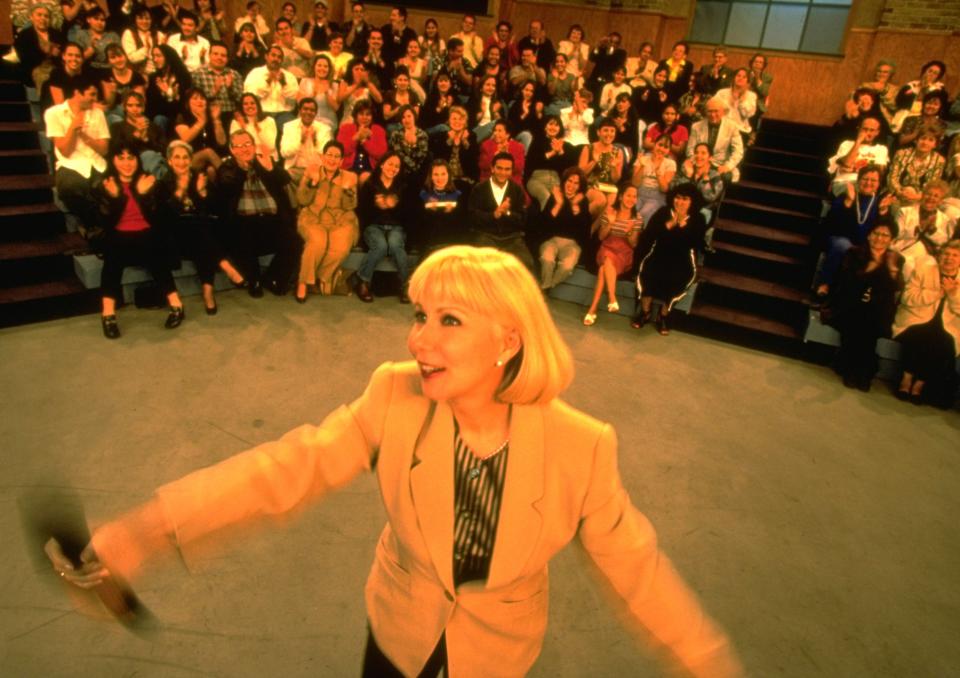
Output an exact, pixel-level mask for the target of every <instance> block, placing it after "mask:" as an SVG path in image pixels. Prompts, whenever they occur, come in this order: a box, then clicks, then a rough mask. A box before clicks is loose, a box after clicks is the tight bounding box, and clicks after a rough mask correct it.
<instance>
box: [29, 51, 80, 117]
mask: <svg viewBox="0 0 960 678" xmlns="http://www.w3.org/2000/svg"><path fill="white" fill-rule="evenodd" d="M60 59H61V62H60V63H59V64H58V65H56V66H54V68H53V70H52V71H50V77H49V78H47V80H46V81H45V82H44V83H43V85H42V86H41V87H40V108H41V110H44V111H45V110H47V109H48V108H50V107H51V106H55V105H57V104H62V103H63V102H64V101H66V99H67V97H66V94H65V93H64V90H66V88H67V85H68V84H69V83H70V82H72V81H74V80H77V79H78V78H80V77H81V75H83V73H84V63H83V52H82V51H81V49H80V46H79V45H77V44H76V43H74V42H68V43H67V44H66V45H64V47H63V51H62V52H61V53H60Z"/></svg>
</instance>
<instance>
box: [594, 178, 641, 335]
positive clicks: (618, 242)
mask: <svg viewBox="0 0 960 678" xmlns="http://www.w3.org/2000/svg"><path fill="white" fill-rule="evenodd" d="M642 230H643V222H642V221H641V220H640V217H639V215H638V214H637V189H636V187H635V186H631V185H630V184H626V185H624V186H622V187H621V189H620V193H619V194H618V195H617V198H616V200H615V201H614V202H613V204H612V205H607V206H606V207H605V208H604V210H603V213H602V214H601V215H600V217H599V219H598V220H597V222H596V223H595V224H594V226H593V232H594V233H596V236H597V238H598V239H599V241H600V247H599V248H598V249H597V265H598V266H599V267H600V268H599V270H598V271H597V283H596V285H595V286H594V288H593V299H592V301H591V302H590V308H589V309H587V313H586V315H584V316H583V324H584V325H587V326H588V327H589V326H590V325H593V324H595V323H596V322H597V306H598V305H599V304H600V298H601V297H602V296H603V293H604V291H606V293H607V311H608V312H609V313H618V312H619V311H620V303H619V302H618V301H617V277H618V276H619V275H621V274H623V273H626V272H627V271H629V270H630V268H631V267H632V266H633V251H634V250H635V249H636V247H637V242H638V240H639V238H640V232H641V231H642Z"/></svg>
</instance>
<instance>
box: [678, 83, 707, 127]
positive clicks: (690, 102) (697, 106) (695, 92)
mask: <svg viewBox="0 0 960 678" xmlns="http://www.w3.org/2000/svg"><path fill="white" fill-rule="evenodd" d="M709 98H710V97H709V95H706V94H704V93H703V92H701V91H700V83H699V82H698V81H697V78H696V77H691V78H690V89H688V90H687V91H686V92H684V93H683V95H681V97H680V101H678V102H677V112H678V113H679V114H680V124H681V125H683V126H684V127H686V128H688V129H689V128H690V126H691V125H693V123H695V122H700V121H701V120H703V116H704V113H705V111H706V103H707V99H709Z"/></svg>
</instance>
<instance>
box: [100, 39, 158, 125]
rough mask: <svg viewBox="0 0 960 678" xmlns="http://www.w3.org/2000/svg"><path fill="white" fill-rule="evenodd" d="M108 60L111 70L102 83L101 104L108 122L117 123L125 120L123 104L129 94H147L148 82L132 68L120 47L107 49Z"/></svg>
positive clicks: (112, 46) (115, 45) (104, 76)
mask: <svg viewBox="0 0 960 678" xmlns="http://www.w3.org/2000/svg"><path fill="white" fill-rule="evenodd" d="M107 59H109V61H110V70H109V71H107V72H105V73H104V75H103V76H102V80H101V81H100V87H101V90H102V94H103V96H102V98H101V100H100V104H101V107H102V108H103V111H104V113H105V114H106V116H107V121H108V122H116V121H117V120H122V119H123V106H122V105H121V102H122V101H123V98H124V96H126V94H127V92H131V91H136V92H140V93H141V94H146V92H147V81H146V80H145V79H144V77H143V76H142V75H140V74H139V73H137V72H136V71H135V70H133V68H131V67H130V61H129V60H128V59H127V55H126V54H124V52H123V48H122V47H120V45H117V44H113V45H109V46H108V47H107Z"/></svg>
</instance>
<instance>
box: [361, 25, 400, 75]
mask: <svg viewBox="0 0 960 678" xmlns="http://www.w3.org/2000/svg"><path fill="white" fill-rule="evenodd" d="M382 50H383V33H381V32H380V29H379V28H374V29H372V30H371V31H370V35H369V37H368V38H367V51H366V54H364V55H363V56H362V57H357V58H356V59H355V61H360V62H362V63H363V64H364V65H365V66H366V67H367V73H368V75H369V79H370V82H371V83H372V84H373V85H375V86H376V87H378V88H379V89H380V90H384V89H386V88H387V87H388V86H389V84H390V77H391V76H392V74H393V62H392V61H387V60H386V59H385V58H384V55H383V51H382Z"/></svg>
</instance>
